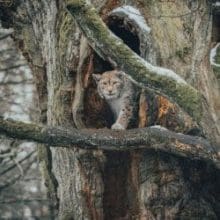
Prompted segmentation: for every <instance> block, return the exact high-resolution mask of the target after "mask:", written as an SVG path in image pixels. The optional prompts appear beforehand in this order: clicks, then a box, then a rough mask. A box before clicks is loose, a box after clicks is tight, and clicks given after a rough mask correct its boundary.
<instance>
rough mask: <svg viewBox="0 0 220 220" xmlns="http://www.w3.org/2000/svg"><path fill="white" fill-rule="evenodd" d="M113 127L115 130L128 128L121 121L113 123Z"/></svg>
mask: <svg viewBox="0 0 220 220" xmlns="http://www.w3.org/2000/svg"><path fill="white" fill-rule="evenodd" d="M111 129H114V130H125V129H126V128H125V127H123V126H122V125H121V124H119V123H115V124H113V125H112V127H111Z"/></svg>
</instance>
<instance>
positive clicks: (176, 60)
mask: <svg viewBox="0 0 220 220" xmlns="http://www.w3.org/2000/svg"><path fill="white" fill-rule="evenodd" d="M92 3H93V4H94V5H95V6H96V8H98V11H99V13H100V15H101V16H102V18H103V19H104V20H105V21H106V22H107V21H108V18H107V13H109V12H110V11H111V10H113V9H114V8H116V7H119V6H120V5H123V4H129V5H133V6H134V7H135V8H138V9H139V10H140V11H141V13H142V14H143V16H144V17H145V19H146V21H147V23H148V25H149V26H150V27H151V35H152V36H151V39H152V42H151V43H152V44H153V46H152V47H153V48H154V53H155V54H156V55H155V54H154V55H155V57H156V59H155V60H154V62H155V63H154V64H156V65H158V66H163V67H166V68H170V69H173V70H174V71H175V72H176V73H178V74H180V75H181V76H182V77H183V78H184V79H185V80H186V81H187V82H188V83H189V84H191V86H193V87H195V88H196V89H197V90H198V91H199V92H200V93H201V94H202V95H203V97H204V98H203V99H202V103H201V104H202V106H203V107H202V110H201V111H202V112H203V117H202V120H201V126H202V128H203V129H204V131H205V135H206V137H207V138H208V139H210V140H211V141H213V143H220V140H219V137H220V123H219V120H220V112H219V111H220V110H219V109H220V108H219V106H220V99H219V96H220V90H219V85H218V81H217V80H216V79H215V75H214V74H213V71H212V69H211V67H210V65H209V61H208V58H207V54H208V53H209V49H210V45H211V28H212V15H211V5H210V4H209V3H208V1H205V0H204V1H183V0H177V1H159V0H158V1H155V0H154V1H153V0H152V1H144V0H143V1H142V0H138V1H133V0H129V1H123V0H121V1H114V0H106V1H101V0H94V1H92ZM65 7H66V6H65V5H64V3H63V1H62V0H57V1H55V0H32V1H31V0H18V1H15V2H14V3H13V4H12V5H11V6H9V7H8V5H4V4H3V3H0V19H1V21H2V23H3V25H4V26H5V27H13V28H14V34H13V38H14V39H15V41H16V42H17V45H18V47H19V48H20V49H21V51H22V52H23V54H24V56H25V57H26V59H27V60H28V62H29V64H30V66H31V68H32V71H33V74H34V76H35V78H36V85H37V88H38V95H39V107H40V109H41V116H40V120H41V122H43V123H47V124H48V125H53V126H63V127H67V128H71V127H76V128H82V127H93V128H100V127H109V126H110V124H111V123H112V119H111V117H110V116H109V115H110V114H111V113H110V112H109V109H108V106H106V105H105V103H103V101H102V100H100V99H99V97H98V96H97V93H96V89H95V85H94V83H93V82H92V80H91V78H90V75H91V73H92V72H93V71H95V72H99V71H104V70H107V69H111V68H112V67H111V65H110V63H108V62H105V61H104V60H102V59H101V58H100V57H99V56H98V55H97V54H96V53H95V52H94V51H93V50H92V49H91V48H90V47H89V45H88V43H87V40H86V39H85V37H84V36H83V34H82V33H81V32H80V29H79V27H78V26H77V25H76V23H75V21H74V20H73V18H72V17H71V15H70V14H69V13H68V12H67V10H66V8H65ZM139 38H140V36H139ZM139 40H140V39H139ZM145 46H146V47H148V46H149V45H147V44H142V45H141V48H140V56H142V57H143V58H144V59H146V58H149V54H147V55H146V54H145V53H141V51H144V47H145ZM152 60H153V58H152ZM125 62H126V59H125ZM147 99H148V100H149V99H150V101H149V102H151V101H152V100H154V98H152V99H151V96H150V97H147ZM144 100H145V99H144ZM153 102H154V103H155V102H157V104H158V102H159V104H158V106H157V108H158V109H157V112H158V115H154V113H152V112H151V110H148V106H147V105H146V102H145V101H143V103H144V104H143V107H144V108H145V109H146V112H148V114H149V115H148V117H149V118H148V121H150V120H152V119H151V118H153V119H154V120H152V121H154V122H155V121H156V122H157V123H158V124H161V125H163V126H167V125H169V117H170V115H169V113H170V114H171V115H172V114H175V112H173V109H174V108H173V106H172V104H170V103H169V102H167V101H164V99H163V98H161V97H159V98H157V99H156V101H155V100H154V101H153ZM164 103H165V104H164ZM168 103H169V104H168ZM161 106H162V107H161ZM160 107H161V109H160ZM155 108H156V107H155ZM152 115H153V116H152ZM166 115H167V116H166ZM166 117H168V119H167V120H166ZM139 120H140V121H139V125H140V124H144V125H145V124H146V123H141V121H143V116H142V117H140V118H139ZM154 122H151V124H154ZM136 124H138V123H136ZM140 126H141V125H140ZM178 131H179V132H180V131H182V132H183V131H185V130H184V129H182V130H181V129H180V130H178ZM63 147H64V148H55V149H54V148H53V149H52V153H51V152H50V151H44V150H43V149H45V148H41V150H40V151H39V152H40V155H39V156H40V159H41V161H42V162H43V163H44V164H43V166H42V168H43V171H44V172H43V173H44V178H45V181H46V185H47V186H48V192H49V195H50V197H51V198H52V200H53V202H54V205H55V207H56V208H57V209H58V210H59V218H60V219H219V218H220V211H219V210H220V209H219V207H220V201H219V194H220V192H219V189H218V188H219V187H218V186H219V182H220V174H219V171H216V170H215V169H214V168H213V167H209V166H207V165H206V164H204V163H202V162H193V161H190V160H186V159H181V158H178V157H174V156H171V155H169V154H166V153H161V152H156V151H149V150H148V151H147V150H136V151H131V152H102V151H93V152H91V151H89V152H88V151H86V150H79V149H76V148H75V149H69V148H65V146H63Z"/></svg>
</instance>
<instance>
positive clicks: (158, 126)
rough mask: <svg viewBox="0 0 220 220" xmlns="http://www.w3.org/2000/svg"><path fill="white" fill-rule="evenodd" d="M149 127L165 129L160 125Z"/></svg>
mask: <svg viewBox="0 0 220 220" xmlns="http://www.w3.org/2000/svg"><path fill="white" fill-rule="evenodd" d="M150 127H151V128H157V129H160V130H164V131H165V130H167V129H166V128H165V127H162V126H160V125H153V126H150Z"/></svg>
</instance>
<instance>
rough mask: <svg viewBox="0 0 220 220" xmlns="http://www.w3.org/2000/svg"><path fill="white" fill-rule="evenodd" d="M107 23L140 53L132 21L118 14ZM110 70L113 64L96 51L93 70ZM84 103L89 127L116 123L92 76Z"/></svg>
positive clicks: (109, 125) (97, 71) (86, 121)
mask: <svg viewBox="0 0 220 220" xmlns="http://www.w3.org/2000/svg"><path fill="white" fill-rule="evenodd" d="M106 23H107V25H108V27H109V29H110V30H111V31H112V32H113V33H114V34H115V35H117V36H118V37H119V38H121V39H122V40H123V41H124V43H125V44H127V45H128V46H129V47H130V48H131V49H132V50H133V51H134V52H136V53H137V54H139V55H140V40H139V37H138V35H137V31H136V29H135V27H133V26H132V24H131V23H129V22H128V21H126V22H125V20H124V19H123V18H121V17H120V18H119V17H116V16H110V17H109V18H108V20H107V22H106ZM125 62H126V57H125ZM109 70H113V67H112V66H111V64H110V63H109V62H107V61H105V60H103V59H102V58H101V57H100V56H99V55H98V54H96V53H95V52H94V56H93V72H94V73H103V72H105V71H109ZM84 103H85V105H84V106H85V109H84V122H85V125H86V126H87V127H96V128H102V127H108V128H110V127H111V125H112V124H113V123H114V119H113V114H112V112H111V110H110V109H109V106H108V105H107V104H106V102H105V101H104V100H103V99H101V98H100V97H99V95H98V93H97V86H96V84H95V82H94V80H92V77H91V78H90V81H89V85H88V88H87V90H86V92H85V98H84ZM135 118H136V117H135ZM136 126H137V125H136V123H132V125H131V126H130V127H132V128H133V127H136Z"/></svg>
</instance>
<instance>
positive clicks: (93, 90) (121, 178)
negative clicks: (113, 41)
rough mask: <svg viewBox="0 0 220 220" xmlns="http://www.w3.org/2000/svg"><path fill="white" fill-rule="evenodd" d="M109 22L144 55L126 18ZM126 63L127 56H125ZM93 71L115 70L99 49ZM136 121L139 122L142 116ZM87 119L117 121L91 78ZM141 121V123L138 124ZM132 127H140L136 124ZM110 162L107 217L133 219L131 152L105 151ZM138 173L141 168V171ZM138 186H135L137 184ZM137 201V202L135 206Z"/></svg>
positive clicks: (103, 123) (102, 123) (98, 123)
mask: <svg viewBox="0 0 220 220" xmlns="http://www.w3.org/2000/svg"><path fill="white" fill-rule="evenodd" d="M107 25H108V27H109V28H110V30H111V31H112V32H113V33H114V34H115V35H117V36H118V37H119V38H121V39H122V40H123V41H124V43H125V44H127V45H128V46H129V47H130V48H131V49H132V50H133V51H134V52H136V53H137V54H140V49H139V48H140V40H139V38H138V35H137V33H136V31H135V28H134V27H132V25H131V24H130V23H129V22H127V21H126V22H125V21H124V19H122V18H117V17H115V16H114V17H113V16H112V17H109V18H108V21H107ZM125 62H126V57H125ZM92 63H93V73H103V72H105V71H109V70H113V67H112V66H111V65H110V63H108V62H106V61H104V60H103V59H102V58H100V57H99V56H98V54H96V53H95V52H94V53H93V61H92ZM135 118H136V123H137V122H138V117H135ZM84 122H85V125H86V126H87V127H93V128H94V127H96V128H102V127H108V128H110V127H111V125H112V124H113V123H114V120H113V114H112V112H111V110H110V108H109V106H108V105H107V104H106V102H105V101H104V100H103V99H101V98H100V97H99V95H98V92H97V86H96V84H95V82H94V80H92V77H90V78H89V84H88V87H87V89H86V91H85V97H84ZM137 124H138V123H137ZM132 127H137V125H136V124H134V125H132ZM104 154H105V157H106V162H105V166H104V172H103V181H104V195H103V209H104V219H105V220H110V219H111V220H114V219H120V218H122V217H124V218H125V219H130V217H129V216H132V215H133V214H132V213H135V212H136V211H135V210H137V209H136V208H135V207H136V206H137V204H138V203H137V202H136V200H135V199H134V198H136V196H135V195H136V194H137V193H136V191H135V190H132V189H133V188H131V187H129V185H130V184H129V181H130V180H131V179H132V178H131V172H130V170H131V166H132V165H131V164H132V161H133V160H132V157H131V153H130V152H109V151H106V152H104ZM137 172H138V170H137ZM134 189H135V187H134ZM133 204H135V205H133Z"/></svg>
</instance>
